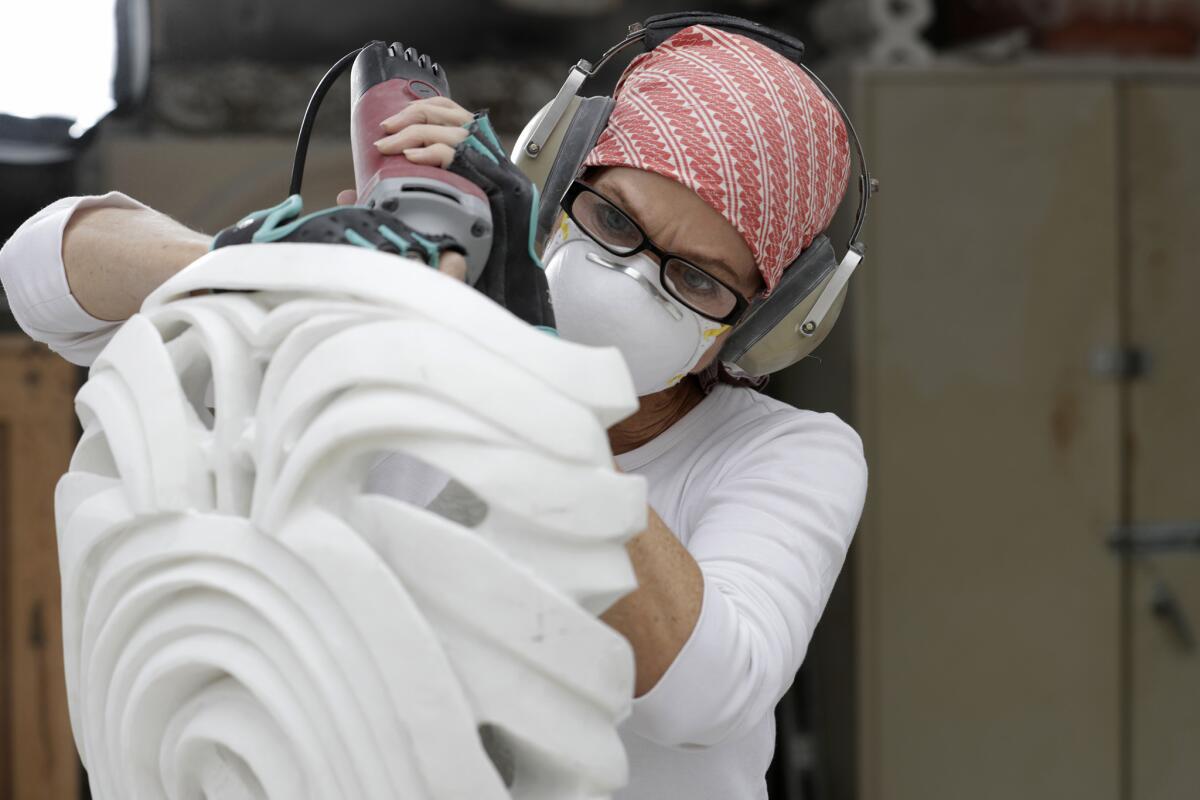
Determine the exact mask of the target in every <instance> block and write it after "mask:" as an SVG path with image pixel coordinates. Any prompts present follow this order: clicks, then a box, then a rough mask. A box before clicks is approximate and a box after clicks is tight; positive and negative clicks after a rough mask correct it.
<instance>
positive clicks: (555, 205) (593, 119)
mask: <svg viewBox="0 0 1200 800" xmlns="http://www.w3.org/2000/svg"><path fill="white" fill-rule="evenodd" d="M614 105H615V102H614V101H613V99H612V98H611V97H603V96H601V97H585V98H583V101H582V102H581V103H580V104H579V108H578V109H577V110H576V112H575V114H574V115H573V116H572V117H571V119H569V120H566V121H565V124H566V125H567V130H566V133H564V134H563V138H562V144H561V145H559V148H558V152H557V153H554V154H552V155H553V156H554V164H553V166H551V167H550V173H549V174H548V175H547V177H546V184H545V185H544V186H543V187H542V207H541V211H540V213H539V214H538V226H537V240H538V241H543V240H544V239H545V238H546V236H548V235H549V233H550V231H551V230H552V229H553V227H554V221H555V220H556V219H558V213H559V211H561V208H560V207H559V203H561V202H562V199H563V195H565V194H566V193H567V189H568V188H569V187H570V186H571V181H573V180H575V178H576V177H578V175H579V171H580V169H581V168H582V166H583V160H584V159H585V158H587V154H588V153H590V152H591V151H592V148H593V147H595V145H596V140H597V139H599V138H600V133H601V132H602V131H603V130H604V126H605V125H607V124H608V117H609V115H610V114H612V110H613V106H614Z"/></svg>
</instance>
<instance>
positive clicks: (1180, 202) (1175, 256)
mask: <svg viewBox="0 0 1200 800" xmlns="http://www.w3.org/2000/svg"><path fill="white" fill-rule="evenodd" d="M1124 105H1125V113H1124V115H1123V118H1124V120H1125V129H1126V131H1127V136H1126V139H1127V142H1128V145H1127V150H1128V159H1127V162H1126V163H1127V165H1128V167H1127V179H1126V185H1127V186H1128V187H1129V192H1128V197H1129V206H1130V207H1129V241H1130V246H1129V261H1128V285H1129V306H1128V308H1129V337H1130V341H1131V342H1132V344H1133V345H1134V346H1135V347H1138V348H1139V349H1141V350H1142V351H1144V352H1145V354H1146V356H1147V358H1148V367H1147V370H1146V373H1145V375H1144V376H1142V377H1141V378H1140V379H1138V380H1136V381H1134V382H1133V383H1132V384H1131V385H1130V389H1129V392H1130V394H1129V410H1130V434H1131V435H1130V441H1129V448H1130V454H1129V455H1130V459H1129V464H1130V479H1131V483H1132V491H1131V511H1132V519H1133V522H1134V525H1133V530H1132V533H1133V534H1134V536H1135V537H1136V536H1137V535H1138V534H1139V533H1140V534H1141V535H1142V536H1143V537H1144V536H1145V535H1147V534H1150V535H1154V533H1155V531H1154V530H1153V528H1147V527H1146V526H1155V525H1161V524H1163V523H1168V524H1170V523H1179V525H1178V527H1174V526H1170V525H1168V526H1167V527H1166V528H1165V529H1163V530H1160V531H1159V534H1160V535H1159V536H1158V537H1157V538H1158V545H1159V547H1157V548H1144V549H1143V548H1138V547H1137V544H1136V541H1135V543H1134V549H1133V550H1132V552H1131V553H1130V555H1129V557H1128V559H1127V562H1126V563H1127V568H1128V570H1129V576H1130V580H1131V586H1130V594H1129V602H1130V608H1129V610H1128V614H1129V616H1128V620H1129V632H1130V654H1129V658H1130V661H1129V666H1130V668H1131V682H1130V685H1131V697H1130V701H1131V703H1130V720H1131V723H1132V755H1133V758H1132V784H1133V798H1134V800H1175V798H1183V797H1196V796H1197V793H1198V792H1200V533H1197V531H1200V258H1198V256H1197V253H1200V192H1198V191H1197V187H1198V186H1200V148H1198V146H1197V145H1198V143H1200V87H1197V86H1196V85H1195V84H1192V85H1187V84H1184V83H1176V84H1174V85H1172V84H1169V83H1161V84H1158V85H1154V84H1140V85H1133V86H1131V87H1130V88H1129V89H1127V90H1126V94H1125V104H1124ZM1172 527H1174V531H1173V532H1172ZM1139 529H1140V530H1139Z"/></svg>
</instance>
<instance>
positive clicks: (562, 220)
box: [558, 211, 571, 239]
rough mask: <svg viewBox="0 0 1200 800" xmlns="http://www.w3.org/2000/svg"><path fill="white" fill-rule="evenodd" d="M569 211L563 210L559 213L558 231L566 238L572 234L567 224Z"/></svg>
mask: <svg viewBox="0 0 1200 800" xmlns="http://www.w3.org/2000/svg"><path fill="white" fill-rule="evenodd" d="M567 219H569V218H568V217H567V212H565V211H563V212H562V213H560V214H559V215H558V233H559V235H560V236H562V237H563V238H564V239H565V238H567V236H569V235H570V233H571V229H570V228H569V227H568V226H567Z"/></svg>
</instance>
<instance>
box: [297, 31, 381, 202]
mask: <svg viewBox="0 0 1200 800" xmlns="http://www.w3.org/2000/svg"><path fill="white" fill-rule="evenodd" d="M365 46H366V45H364V47H365ZM361 50H362V47H356V48H354V49H353V50H351V51H350V52H349V53H346V55H344V56H342V57H341V58H339V59H338V60H337V62H336V63H335V64H334V65H333V66H332V67H330V68H329V71H328V72H326V73H325V75H324V76H322V78H321V80H320V81H319V82H318V83H317V88H315V89H313V93H312V97H310V98H309V99H308V108H306V109H304V119H303V120H302V121H301V123H300V135H299V136H298V137H296V156H295V158H294V160H293V161H292V182H291V185H290V186H289V187H288V196H289V197H290V196H291V195H294V194H300V184H301V183H302V182H303V181H304V160H305V159H306V158H307V157H308V139H309V137H310V136H311V135H312V127H313V123H314V122H316V120H317V111H318V110H319V109H320V108H321V101H322V100H324V99H325V95H326V93H327V92H328V91H329V87H330V86H332V85H333V82H334V81H336V80H337V79H338V77H339V76H340V75H341V74H342V73H343V72H345V71H346V66H347V65H349V64H350V62H352V61H353V60H354V58H355V56H357V55H358V54H359V52H360V51H361Z"/></svg>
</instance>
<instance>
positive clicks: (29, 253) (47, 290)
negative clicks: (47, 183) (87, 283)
mask: <svg viewBox="0 0 1200 800" xmlns="http://www.w3.org/2000/svg"><path fill="white" fill-rule="evenodd" d="M96 206H104V207H109V208H146V206H145V205H143V204H141V203H139V202H138V201H136V200H134V199H133V198H131V197H128V196H126V195H124V194H122V193H121V192H109V193H108V194H104V195H94V196H87V197H64V198H63V199H61V200H57V201H55V202H53V203H51V204H50V205H48V206H46V207H45V208H43V209H42V210H41V211H39V212H38V213H36V214H34V215H33V216H32V217H30V218H29V219H27V220H26V221H25V222H24V223H23V224H22V225H21V227H20V228H18V229H17V231H16V233H14V234H13V235H12V236H11V237H10V238H9V240H8V241H7V242H5V244H4V247H3V248H0V283H3V285H4V293H5V295H6V296H7V297H8V305H9V310H10V311H11V312H12V315H13V317H14V318H15V319H16V321H17V324H18V325H20V326H21V329H22V330H23V331H25V333H27V334H29V336H30V337H31V338H33V339H35V340H37V341H39V342H43V343H45V344H46V345H48V346H49V347H50V349H51V350H53V351H54V352H56V353H58V354H59V355H61V356H62V357H63V358H65V359H67V360H68V361H70V362H71V363H73V364H79V365H80V366H88V365H90V364H91V363H92V361H93V360H95V358H96V356H97V355H99V353H100V351H101V350H103V349H104V346H105V345H106V344H108V340H109V339H111V338H112V336H113V334H115V333H116V331H117V328H119V327H121V323H120V322H112V321H108V320H102V319H97V318H96V317H93V316H92V315H91V314H89V313H87V312H86V311H84V310H83V307H82V306H80V305H79V302H78V301H77V300H76V299H75V296H74V295H72V294H71V287H70V286H69V285H68V283H67V272H66V267H65V266H64V265H63V260H62V240H63V231H65V230H66V227H67V223H68V222H69V221H70V220H71V215H72V214H74V213H75V212H76V211H78V210H80V209H84V208H92V207H96Z"/></svg>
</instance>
